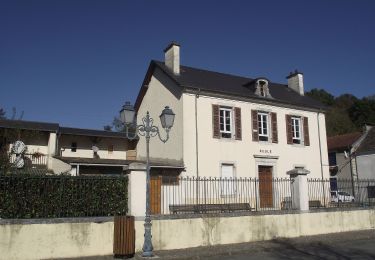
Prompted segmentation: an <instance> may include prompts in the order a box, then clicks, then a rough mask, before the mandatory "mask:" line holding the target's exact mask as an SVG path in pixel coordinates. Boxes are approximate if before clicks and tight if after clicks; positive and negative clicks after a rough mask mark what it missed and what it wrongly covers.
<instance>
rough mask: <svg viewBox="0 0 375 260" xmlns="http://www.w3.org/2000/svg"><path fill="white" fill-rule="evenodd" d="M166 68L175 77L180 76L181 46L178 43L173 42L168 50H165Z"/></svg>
mask: <svg viewBox="0 0 375 260" xmlns="http://www.w3.org/2000/svg"><path fill="white" fill-rule="evenodd" d="M164 54H165V61H164V63H165V66H167V67H168V68H169V69H170V70H171V71H173V73H174V74H175V75H180V45H179V44H178V43H176V42H171V43H170V44H169V45H168V47H167V48H165V49H164Z"/></svg>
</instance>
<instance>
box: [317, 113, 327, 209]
mask: <svg viewBox="0 0 375 260" xmlns="http://www.w3.org/2000/svg"><path fill="white" fill-rule="evenodd" d="M320 113H321V112H320V111H319V112H318V113H317V121H318V139H319V155H320V172H321V174H322V186H323V187H322V188H323V194H324V197H323V199H324V205H326V196H325V194H326V192H325V187H324V182H323V180H324V175H323V159H322V143H321V141H320V123H319V114H320Z"/></svg>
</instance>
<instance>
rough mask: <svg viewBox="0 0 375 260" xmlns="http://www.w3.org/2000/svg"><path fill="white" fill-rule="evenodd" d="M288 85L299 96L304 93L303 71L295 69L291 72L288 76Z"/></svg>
mask: <svg viewBox="0 0 375 260" xmlns="http://www.w3.org/2000/svg"><path fill="white" fill-rule="evenodd" d="M286 78H287V79H288V87H289V88H291V89H293V90H294V91H295V92H297V93H298V94H300V95H301V96H304V95H305V89H304V87H303V73H302V72H299V71H298V70H295V71H294V72H291V73H290V74H289V76H288V77H286Z"/></svg>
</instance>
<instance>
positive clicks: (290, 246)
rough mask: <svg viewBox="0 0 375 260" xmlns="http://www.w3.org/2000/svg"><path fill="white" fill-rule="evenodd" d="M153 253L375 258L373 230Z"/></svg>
mask: <svg viewBox="0 0 375 260" xmlns="http://www.w3.org/2000/svg"><path fill="white" fill-rule="evenodd" d="M156 253H157V255H158V256H159V259H207V260H219V259H233V260H244V259H250V260H251V259H261V260H269V259H361V260H362V259H375V230H366V231H356V232H345V233H336V234H328V235H319V236H310V237H300V238H294V239H275V240H272V241H264V242H255V243H243V244H235V245H225V246H211V247H198V248H191V249H185V250H172V251H159V252H156ZM136 258H138V257H136ZM138 259H139V258H138Z"/></svg>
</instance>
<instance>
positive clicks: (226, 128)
mask: <svg viewBox="0 0 375 260" xmlns="http://www.w3.org/2000/svg"><path fill="white" fill-rule="evenodd" d="M232 129H233V123H232V108H228V107H220V135H221V137H222V138H232V136H233V135H232Z"/></svg>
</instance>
